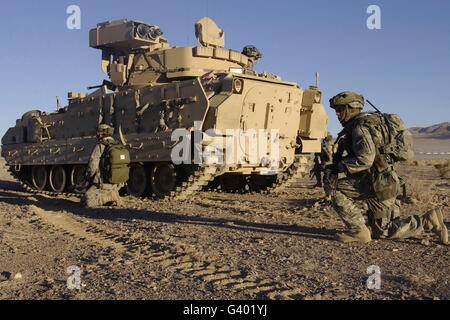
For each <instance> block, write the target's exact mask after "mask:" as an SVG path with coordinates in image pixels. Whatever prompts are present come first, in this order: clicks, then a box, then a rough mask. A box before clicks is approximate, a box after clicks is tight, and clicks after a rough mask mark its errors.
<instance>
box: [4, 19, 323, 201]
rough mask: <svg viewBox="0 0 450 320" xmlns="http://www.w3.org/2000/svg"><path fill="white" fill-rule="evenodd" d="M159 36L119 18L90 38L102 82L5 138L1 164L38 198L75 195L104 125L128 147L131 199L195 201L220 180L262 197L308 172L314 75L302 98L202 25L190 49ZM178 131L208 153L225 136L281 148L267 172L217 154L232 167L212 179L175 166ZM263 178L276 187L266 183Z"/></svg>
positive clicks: (319, 120)
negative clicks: (230, 133)
mask: <svg viewBox="0 0 450 320" xmlns="http://www.w3.org/2000/svg"><path fill="white" fill-rule="evenodd" d="M162 34H163V32H162V30H161V29H160V28H159V26H155V25H150V24H147V23H144V22H141V21H131V20H126V19H122V20H116V21H106V22H102V23H99V24H98V25H97V27H95V28H93V29H92V30H90V32H89V45H90V47H92V48H95V49H97V50H100V51H101V69H102V71H103V72H105V74H107V76H108V77H109V80H105V81H103V83H102V84H101V85H98V86H94V87H89V89H96V90H95V91H92V92H90V93H79V92H69V94H68V100H69V102H68V105H67V106H65V107H61V106H60V105H59V103H58V105H57V110H56V111H54V112H51V113H48V112H42V111H40V110H31V111H29V112H27V113H25V114H24V115H23V116H22V117H21V118H20V119H18V120H17V121H16V125H15V126H14V127H11V128H9V129H8V131H7V132H6V134H5V135H4V136H3V138H2V156H3V157H4V158H5V159H6V161H7V164H8V166H10V168H11V170H12V171H13V174H14V176H15V177H16V178H18V179H19V180H21V181H23V182H25V183H27V184H28V185H30V186H31V187H32V188H34V189H37V190H47V189H50V191H54V192H61V191H67V190H78V189H79V185H80V184H82V182H81V181H80V179H81V178H80V177H81V172H82V171H83V170H84V169H85V168H86V166H87V164H88V161H89V157H90V155H91V153H92V150H93V149H94V147H95V145H96V142H97V141H96V133H97V130H98V128H99V126H101V125H104V124H107V125H109V126H111V127H112V128H113V129H114V137H115V138H116V139H119V138H120V139H121V141H122V142H123V144H126V145H127V146H128V147H129V150H130V160H131V168H130V180H129V182H128V186H129V187H130V188H129V191H130V192H131V194H132V195H135V196H141V195H143V194H146V193H155V194H157V195H169V194H170V193H171V192H178V191H177V190H176V188H177V187H179V188H182V189H186V188H187V189H186V190H188V192H194V190H198V189H199V188H200V187H202V186H203V185H204V184H205V183H207V182H208V181H207V180H212V179H215V178H218V177H219V176H224V175H227V178H226V179H221V183H224V181H225V180H226V181H228V182H230V181H231V182H233V183H231V185H240V184H241V182H244V183H249V184H251V185H252V186H256V188H265V187H267V186H269V185H272V183H276V184H277V183H278V182H277V181H281V180H283V181H287V180H289V179H285V177H286V175H289V176H290V177H291V176H295V174H296V172H294V171H296V170H303V171H305V173H306V172H307V171H306V170H307V169H309V168H307V165H309V163H308V161H310V158H311V156H312V155H313V154H314V153H317V152H320V150H321V145H320V140H321V139H322V138H324V136H325V133H326V126H327V123H328V117H327V114H326V112H325V109H324V107H323V105H322V104H321V98H322V92H321V91H320V89H319V84H318V73H317V74H316V81H315V85H311V86H309V87H308V88H306V89H302V88H301V87H300V86H299V85H298V84H297V83H295V82H290V81H284V80H282V79H281V77H280V76H277V75H274V74H272V73H267V72H263V73H260V74H258V73H257V72H255V71H254V70H253V66H254V64H255V63H256V62H257V60H258V59H259V58H261V57H262V54H261V53H260V52H259V50H257V49H256V48H254V47H253V46H246V47H245V48H244V50H242V52H240V51H236V50H232V49H226V48H225V47H224V46H225V31H224V30H223V29H221V28H219V27H218V26H217V25H216V24H215V22H214V21H212V20H211V19H210V18H208V17H204V18H201V19H199V20H198V21H197V22H196V23H195V34H196V38H197V40H198V45H197V46H187V47H178V46H173V47H172V46H171V45H170V44H169V41H168V40H167V39H166V38H164V37H163V36H162ZM282 55H283V51H282V50H280V59H282ZM196 124H198V125H197V126H196ZM179 129H185V130H187V132H188V133H192V134H195V131H198V132H199V134H200V137H202V136H203V138H205V139H204V140H205V141H202V144H201V145H200V149H202V150H200V151H202V152H205V153H206V151H208V150H216V149H215V148H217V147H216V145H219V144H221V145H226V143H227V142H226V139H227V134H226V131H227V130H235V131H236V130H241V131H242V132H244V133H251V132H255V133H256V139H257V141H262V140H264V139H266V141H267V140H268V139H269V138H267V137H266V136H263V135H261V134H260V132H261V131H265V132H271V130H276V131H277V133H276V134H275V133H274V134H273V136H274V137H275V138H274V137H272V138H274V139H273V140H276V141H277V143H278V145H279V147H278V149H277V150H275V151H276V152H275V151H272V150H271V149H270V148H269V149H268V151H267V154H266V156H265V157H263V158H270V157H275V158H276V159H277V160H276V162H277V163H276V165H274V166H273V167H274V169H272V168H269V167H268V164H267V161H265V159H262V160H261V161H259V160H258V161H256V162H253V161H251V153H252V151H251V150H250V148H249V144H248V143H247V145H246V146H245V148H242V149H243V153H244V156H243V157H242V158H238V156H237V152H235V151H236V150H235V149H236V148H237V145H238V142H239V141H235V142H234V146H235V148H234V149H233V147H228V146H227V147H226V148H224V153H226V155H227V159H230V161H229V163H227V164H226V165H222V164H221V165H219V166H218V167H217V170H216V171H214V172H213V170H212V169H205V168H204V164H203V163H201V164H198V163H194V159H190V160H191V162H188V163H183V164H181V165H180V164H178V163H173V159H172V149H173V148H174V147H176V142H174V141H173V140H172V135H173V133H174V132H175V131H176V130H179ZM208 130H215V131H216V132H218V134H217V135H215V137H214V143H210V142H207V141H206V138H207V137H210V136H208V134H207V133H206V132H207V131H208ZM259 138H261V139H259ZM228 155H231V156H230V157H228ZM195 171H199V172H198V173H197V174H196V175H194V176H192V175H193V173H194V172H195ZM268 171H270V174H272V175H274V178H273V179H266V177H265V175H266V174H267V172H268ZM199 174H200V175H206V176H207V177H200V178H199ZM191 176H192V179H190V177H191ZM267 182H270V183H267Z"/></svg>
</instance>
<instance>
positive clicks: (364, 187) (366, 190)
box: [324, 91, 448, 243]
mask: <svg viewBox="0 0 450 320" xmlns="http://www.w3.org/2000/svg"><path fill="white" fill-rule="evenodd" d="M363 106H364V98H363V97H362V96H361V95H358V94H356V93H353V92H348V91H347V92H342V93H340V94H338V95H336V96H335V97H333V98H332V99H330V107H331V108H333V109H334V110H335V112H336V115H337V117H338V120H339V122H340V123H341V124H342V126H343V127H344V129H343V130H342V132H341V133H340V134H339V136H338V151H337V153H336V155H335V156H336V158H334V160H333V164H330V165H328V166H326V169H325V170H326V177H330V176H332V175H337V174H339V173H345V175H346V177H345V178H341V179H337V180H335V181H337V183H335V184H333V183H332V182H331V181H333V179H325V186H324V188H325V192H326V193H327V194H331V195H332V199H331V200H332V205H333V207H334V209H335V210H336V212H337V213H338V215H339V216H340V218H341V219H342V220H343V222H344V224H345V225H346V227H347V228H348V231H347V232H344V233H340V234H337V235H336V238H337V240H339V241H341V242H351V241H358V242H369V241H371V239H372V238H377V239H378V238H389V239H403V238H410V237H419V236H421V235H422V234H423V231H424V230H430V231H432V232H434V233H435V234H437V235H438V236H439V237H440V240H441V242H443V243H447V242H448V231H447V228H446V226H445V224H444V222H443V216H442V212H441V210H440V209H437V210H434V209H432V210H430V211H428V212H427V213H426V214H424V215H422V216H418V215H413V216H409V217H407V218H405V219H400V207H399V202H398V201H397V200H396V197H397V190H399V186H398V183H399V179H398V176H397V173H396V172H395V169H394V168H393V166H392V165H390V166H389V167H388V168H386V170H384V171H383V172H382V174H383V177H386V179H385V180H383V181H384V186H385V187H386V188H387V189H386V190H393V191H392V192H391V194H386V193H383V194H382V195H380V194H379V193H377V192H375V191H374V190H375V189H374V183H373V182H374V181H375V180H376V179H375V178H376V177H375V175H377V174H380V173H377V171H376V170H375V167H374V162H376V161H377V157H379V150H380V146H379V145H377V142H379V141H383V138H382V137H381V136H380V135H381V130H379V128H376V130H369V128H368V127H367V125H365V122H363V121H358V119H359V118H360V117H363V116H364V114H362V113H361V110H362V109H363ZM372 129H373V128H372ZM374 132H376V133H374ZM343 152H345V153H346V156H345V157H341V156H340V155H339V153H341V155H342V154H343ZM335 177H336V176H335ZM380 199H382V200H380ZM356 200H365V201H366V202H367V204H368V208H369V209H368V212H367V213H368V224H369V227H370V229H371V230H369V229H368V228H367V226H366V224H365V219H364V216H363V211H362V210H361V209H360V208H358V207H357V206H356V205H355V202H356Z"/></svg>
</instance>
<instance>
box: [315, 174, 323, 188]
mask: <svg viewBox="0 0 450 320" xmlns="http://www.w3.org/2000/svg"><path fill="white" fill-rule="evenodd" d="M314 175H315V176H316V185H315V186H316V187H319V188H321V187H322V172H321V171H316V172H314Z"/></svg>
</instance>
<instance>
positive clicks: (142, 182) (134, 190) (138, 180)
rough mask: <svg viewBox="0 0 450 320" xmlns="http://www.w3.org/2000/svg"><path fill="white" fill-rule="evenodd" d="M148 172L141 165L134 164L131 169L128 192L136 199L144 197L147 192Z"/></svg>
mask: <svg viewBox="0 0 450 320" xmlns="http://www.w3.org/2000/svg"><path fill="white" fill-rule="evenodd" d="M147 181H148V179H147V171H146V170H145V167H144V166H143V165H141V164H139V163H134V164H132V165H131V167H130V178H129V179H128V182H127V191H128V193H129V194H130V195H132V196H134V197H142V196H143V195H145V193H146V191H147Z"/></svg>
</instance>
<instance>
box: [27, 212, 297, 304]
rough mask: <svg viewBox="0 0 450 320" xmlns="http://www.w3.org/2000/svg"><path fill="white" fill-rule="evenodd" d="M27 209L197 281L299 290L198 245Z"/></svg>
mask: <svg viewBox="0 0 450 320" xmlns="http://www.w3.org/2000/svg"><path fill="white" fill-rule="evenodd" d="M28 212H29V213H30V214H31V215H33V216H36V217H37V219H36V220H33V223H35V224H36V223H38V224H40V226H41V227H42V225H43V226H47V227H48V228H50V229H56V230H57V231H59V232H62V233H63V234H65V235H69V236H71V237H74V238H77V239H79V240H81V241H89V242H91V243H94V244H96V245H98V246H100V247H102V248H104V249H108V248H110V249H114V250H115V251H116V253H117V254H126V255H128V257H130V256H131V257H133V258H134V259H142V260H145V262H146V263H155V264H158V265H159V266H161V267H163V268H164V269H165V270H167V271H169V272H173V273H178V274H182V275H184V276H186V277H187V278H190V279H192V280H194V281H196V282H199V281H200V282H203V283H205V285H207V286H210V287H212V288H213V289H214V290H227V291H231V292H232V293H241V294H243V295H245V296H248V297H251V298H255V297H256V298H269V299H293V298H294V296H295V295H296V294H298V292H297V291H295V290H292V289H290V288H289V289H286V288H285V285H284V284H282V283H279V282H276V281H272V280H268V279H263V278H260V277H257V276H254V275H250V274H247V273H246V272H245V271H242V270H240V269H238V268H235V267H230V266H218V265H216V264H215V263H214V262H213V261H211V260H210V259H208V258H206V257H204V256H202V255H201V253H199V252H197V250H196V249H195V248H191V247H189V246H186V245H185V244H184V243H182V242H172V243H170V242H169V243H168V242H167V241H165V240H163V239H158V238H156V237H155V238H143V236H144V235H140V236H139V237H138V238H137V239H134V238H132V237H131V236H128V235H126V234H120V233H118V232H116V231H113V230H110V229H108V230H105V229H104V227H103V226H100V225H98V224H97V223H94V222H92V221H89V222H86V221H85V220H83V219H81V218H78V217H72V214H70V213H68V212H53V211H46V210H44V209H41V208H39V207H38V206H36V205H29V206H28Z"/></svg>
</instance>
